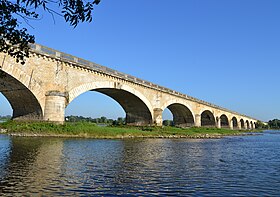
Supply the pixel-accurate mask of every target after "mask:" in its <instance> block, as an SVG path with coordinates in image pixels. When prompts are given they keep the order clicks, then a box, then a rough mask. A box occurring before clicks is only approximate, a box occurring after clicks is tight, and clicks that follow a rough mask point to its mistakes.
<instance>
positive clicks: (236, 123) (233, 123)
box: [231, 116, 238, 129]
mask: <svg viewBox="0 0 280 197" xmlns="http://www.w3.org/2000/svg"><path fill="white" fill-rule="evenodd" d="M231 120H232V128H233V129H238V122H237V118H236V117H235V116H233V117H232V119H231Z"/></svg>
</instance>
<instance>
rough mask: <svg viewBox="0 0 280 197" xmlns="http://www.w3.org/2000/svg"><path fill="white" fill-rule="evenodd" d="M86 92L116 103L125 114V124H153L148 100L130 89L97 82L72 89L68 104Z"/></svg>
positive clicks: (114, 83)
mask: <svg viewBox="0 0 280 197" xmlns="http://www.w3.org/2000/svg"><path fill="white" fill-rule="evenodd" d="M87 91H96V92H100V93H103V94H105V95H107V96H109V97H111V98H112V99H114V100H115V101H116V102H118V103H119V104H120V105H121V106H122V108H123V109H124V111H125V113H126V123H127V124H131V125H150V124H152V122H153V113H152V111H153V110H152V109H153V108H152V106H151V104H150V102H149V101H148V99H147V98H146V97H145V96H144V95H142V94H141V93H140V92H138V91H137V90H135V89H133V88H132V87H130V86H128V85H126V84H120V83H117V82H111V81H104V82H103V81H98V82H92V83H86V84H83V85H80V86H78V87H76V88H73V89H72V90H71V91H70V92H69V101H68V104H69V103H71V101H73V100H74V99H75V98H76V97H78V96H79V95H80V94H82V93H84V92H87Z"/></svg>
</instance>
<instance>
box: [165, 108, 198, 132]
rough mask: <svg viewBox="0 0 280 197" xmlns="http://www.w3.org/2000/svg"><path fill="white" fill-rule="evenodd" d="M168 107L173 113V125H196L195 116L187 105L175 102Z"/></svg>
mask: <svg viewBox="0 0 280 197" xmlns="http://www.w3.org/2000/svg"><path fill="white" fill-rule="evenodd" d="M167 109H169V110H170V112H171V113H172V115H173V125H174V126H176V127H192V126H194V117H193V115H192V112H191V111H190V109H189V108H188V107H186V106H185V105H182V104H179V103H174V104H171V105H169V106H167Z"/></svg>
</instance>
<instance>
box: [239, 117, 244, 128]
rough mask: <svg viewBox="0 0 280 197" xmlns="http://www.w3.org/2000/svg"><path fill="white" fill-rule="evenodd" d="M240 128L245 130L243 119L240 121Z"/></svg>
mask: <svg viewBox="0 0 280 197" xmlns="http://www.w3.org/2000/svg"><path fill="white" fill-rule="evenodd" d="M240 128H241V129H245V122H244V120H243V119H242V118H241V119H240Z"/></svg>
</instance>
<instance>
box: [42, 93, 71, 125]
mask: <svg viewBox="0 0 280 197" xmlns="http://www.w3.org/2000/svg"><path fill="white" fill-rule="evenodd" d="M66 101H67V95H66V93H63V92H58V91H49V92H47V94H46V103H45V113H44V120H45V121H49V122H55V123H60V124H63V123H64V114H65V107H66Z"/></svg>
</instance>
